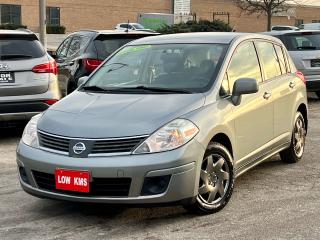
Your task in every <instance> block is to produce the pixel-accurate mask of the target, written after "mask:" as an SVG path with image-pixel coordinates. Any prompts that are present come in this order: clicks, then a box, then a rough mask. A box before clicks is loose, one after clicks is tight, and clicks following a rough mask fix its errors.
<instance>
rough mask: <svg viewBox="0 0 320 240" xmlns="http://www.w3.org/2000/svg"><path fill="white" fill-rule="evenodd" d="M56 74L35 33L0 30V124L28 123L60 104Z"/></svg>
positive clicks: (53, 64) (53, 65)
mask: <svg viewBox="0 0 320 240" xmlns="http://www.w3.org/2000/svg"><path fill="white" fill-rule="evenodd" d="M56 74H57V67H56V63H55V61H54V60H53V59H52V58H51V57H50V56H49V55H48V54H47V53H46V52H45V50H44V49H43V47H42V46H41V44H40V42H39V41H38V38H37V36H36V35H35V34H34V33H32V32H29V31H27V30H26V31H24V30H22V31H18V30H16V31H11V30H0V122H6V121H15V120H29V119H30V118H31V117H32V116H34V115H36V114H38V113H40V112H42V111H44V110H46V109H47V108H48V107H49V105H52V104H53V103H55V102H56V101H57V100H59V98H60V94H59V89H58V85H57V77H56Z"/></svg>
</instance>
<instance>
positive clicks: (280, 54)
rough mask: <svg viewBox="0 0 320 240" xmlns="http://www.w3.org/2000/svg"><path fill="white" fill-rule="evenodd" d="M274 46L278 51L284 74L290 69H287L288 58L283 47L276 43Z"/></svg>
mask: <svg viewBox="0 0 320 240" xmlns="http://www.w3.org/2000/svg"><path fill="white" fill-rule="evenodd" d="M274 48H275V49H276V52H277V55H278V61H279V64H280V67H281V72H282V74H286V73H287V72H288V71H287V67H286V60H285V57H284V55H283V50H282V47H280V46H278V45H274Z"/></svg>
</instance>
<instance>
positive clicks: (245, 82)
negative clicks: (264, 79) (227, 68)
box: [231, 78, 259, 106]
mask: <svg viewBox="0 0 320 240" xmlns="http://www.w3.org/2000/svg"><path fill="white" fill-rule="evenodd" d="M258 91H259V86H258V83H257V80H256V79H254V78H240V79H238V80H236V81H235V82H234V84H233V90H232V96H231V101H232V103H233V104H234V105H235V106H238V105H239V104H240V103H241V98H242V95H244V94H252V93H257V92H258Z"/></svg>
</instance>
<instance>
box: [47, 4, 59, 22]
mask: <svg viewBox="0 0 320 240" xmlns="http://www.w3.org/2000/svg"><path fill="white" fill-rule="evenodd" d="M47 25H48V26H60V8H59V7H47Z"/></svg>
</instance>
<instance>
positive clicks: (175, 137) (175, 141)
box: [134, 119, 199, 154]
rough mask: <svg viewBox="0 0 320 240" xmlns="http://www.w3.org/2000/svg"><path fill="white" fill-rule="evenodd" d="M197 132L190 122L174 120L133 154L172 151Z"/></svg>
mask: <svg viewBox="0 0 320 240" xmlns="http://www.w3.org/2000/svg"><path fill="white" fill-rule="evenodd" d="M198 132H199V129H198V127H197V126H196V125H194V124H193V123H192V122H191V121H189V120H186V119H176V120H174V121H172V122H170V123H168V124H167V125H165V126H164V127H162V128H160V129H159V130H158V131H156V132H155V133H153V134H152V135H151V136H150V137H148V138H147V140H145V141H144V142H143V143H142V144H141V145H140V146H139V147H138V148H137V149H136V150H135V151H134V153H135V154H141V153H156V152H164V151H169V150H173V149H176V148H178V147H181V146H182V145H184V144H186V143H187V142H189V141H190V140H191V139H192V138H194V136H195V135H197V133H198Z"/></svg>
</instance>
